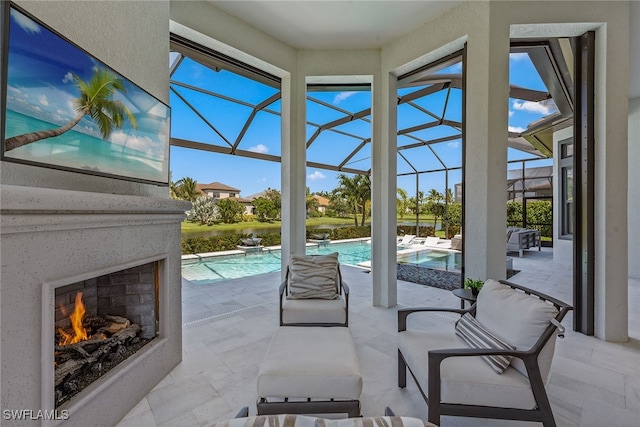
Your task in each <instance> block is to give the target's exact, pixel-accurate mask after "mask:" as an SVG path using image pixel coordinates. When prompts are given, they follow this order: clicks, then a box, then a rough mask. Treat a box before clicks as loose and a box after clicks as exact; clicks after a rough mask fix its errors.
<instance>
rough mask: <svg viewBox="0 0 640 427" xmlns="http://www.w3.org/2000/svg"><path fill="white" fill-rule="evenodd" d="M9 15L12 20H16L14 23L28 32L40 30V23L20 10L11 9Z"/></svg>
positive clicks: (33, 32)
mask: <svg viewBox="0 0 640 427" xmlns="http://www.w3.org/2000/svg"><path fill="white" fill-rule="evenodd" d="M11 17H12V18H13V19H14V21H16V24H18V25H19V26H20V28H22V29H23V30H25V31H26V32H27V33H29V34H38V33H39V32H40V30H41V29H40V25H38V24H36V23H35V22H33V21H32V20H31V19H29V18H27V17H26V16H24V15H23V14H21V13H20V12H17V11H15V10H12V11H11Z"/></svg>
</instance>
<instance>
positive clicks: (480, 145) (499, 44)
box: [463, 17, 509, 279]
mask: <svg viewBox="0 0 640 427" xmlns="http://www.w3.org/2000/svg"><path fill="white" fill-rule="evenodd" d="M479 18H480V19H482V17H479ZM485 19H486V26H487V28H486V31H485V32H477V33H476V34H474V37H473V38H470V39H469V42H468V45H467V63H466V73H467V74H466V75H467V87H466V92H465V96H466V116H465V120H466V123H465V126H466V141H465V143H466V146H465V150H466V152H465V182H464V185H465V188H464V192H465V193H464V203H465V204H464V209H465V223H464V227H463V235H464V259H465V276H466V277H471V278H474V279H488V278H492V279H504V278H505V277H506V268H505V250H506V247H505V244H506V243H505V233H506V220H507V218H506V216H507V213H506V202H507V184H506V182H507V181H506V176H507V136H508V132H507V129H508V103H509V83H508V82H509V26H508V25H507V24H504V21H502V22H500V21H499V22H498V23H494V22H493V21H492V20H491V19H488V17H485Z"/></svg>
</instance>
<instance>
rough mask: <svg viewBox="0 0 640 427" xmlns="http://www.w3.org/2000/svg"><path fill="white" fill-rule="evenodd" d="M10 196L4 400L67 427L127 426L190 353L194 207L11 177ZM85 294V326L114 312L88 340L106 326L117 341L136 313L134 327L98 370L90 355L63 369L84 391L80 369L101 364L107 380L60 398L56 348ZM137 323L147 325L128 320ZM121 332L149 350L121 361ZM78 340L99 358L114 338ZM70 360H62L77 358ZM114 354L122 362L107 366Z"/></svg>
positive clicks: (2, 332) (5, 209) (4, 189)
mask: <svg viewBox="0 0 640 427" xmlns="http://www.w3.org/2000/svg"><path fill="white" fill-rule="evenodd" d="M0 194H1V196H2V204H1V206H0V209H1V215H0V222H1V224H0V225H1V227H0V231H1V234H0V240H1V245H0V249H1V251H2V252H1V257H0V259H1V261H2V269H1V270H0V273H1V275H2V277H1V280H0V290H1V292H2V313H1V317H2V318H1V321H2V329H0V343H1V345H0V351H1V356H2V367H1V368H0V369H1V370H2V371H1V376H0V378H1V380H0V386H1V388H2V408H3V409H6V410H15V411H21V410H25V411H33V412H27V413H33V414H36V413H39V412H38V411H50V412H46V413H51V412H52V411H54V410H56V411H57V413H58V414H65V417H67V418H66V419H64V421H63V424H64V426H65V427H67V426H87V425H94V424H95V423H96V420H100V423H101V424H105V425H115V424H117V423H118V421H119V420H120V419H121V418H122V417H123V416H124V415H125V414H126V413H127V412H129V411H130V410H131V409H132V408H133V406H135V405H136V404H137V403H138V402H139V401H140V400H141V399H142V398H144V396H145V395H147V393H149V391H151V389H152V388H153V387H154V386H156V384H158V382H160V381H161V380H162V379H163V378H164V377H165V376H166V375H167V374H168V373H169V372H170V371H171V369H173V368H174V367H175V366H176V365H177V364H178V363H179V362H180V359H181V355H182V347H181V346H182V312H181V308H182V307H181V275H180V265H181V248H180V222H181V221H182V220H183V219H184V212H185V210H187V209H188V208H189V204H188V203H185V202H179V201H175V200H170V199H168V198H161V197H149V196H132V195H121V194H106V193H95V192H83V191H73V190H60V189H52V188H39V187H24V186H11V185H1V188H0ZM80 292H82V297H81V298H80V301H81V302H82V303H83V305H84V308H85V316H84V317H85V320H84V321H83V322H81V323H83V324H84V323H86V326H92V325H91V324H90V323H91V322H92V320H91V318H93V317H97V318H103V319H102V320H97V321H95V320H93V322H94V323H95V322H97V323H98V324H100V325H99V326H98V327H97V328H96V331H95V332H93V331H91V332H88V333H87V335H88V336H87V338H88V340H87V341H92V340H93V338H92V337H91V335H92V334H94V335H95V334H96V333H97V331H98V330H99V329H100V328H107V329H108V330H109V331H111V332H109V331H107V332H108V333H105V336H107V338H112V337H113V336H114V335H115V334H117V333H118V331H115V330H114V329H117V328H120V327H122V325H126V324H127V322H128V323H129V325H128V326H124V328H123V330H126V332H122V334H125V335H127V336H125V337H121V336H120V337H116V339H114V340H112V341H116V343H115V344H113V343H112V342H111V341H109V342H108V344H109V345H108V346H107V347H108V348H105V349H106V350H108V354H107V355H105V356H102V355H100V356H99V357H97V356H96V357H97V358H96V361H97V363H98V366H97V367H95V368H92V367H87V368H85V367H84V365H86V364H87V363H85V362H84V361H82V362H80V364H81V365H82V368H81V369H76V371H75V372H74V373H73V374H69V373H65V374H64V375H62V374H60V375H58V381H66V382H69V381H71V382H72V383H70V384H69V385H68V386H67V388H76V386H77V385H78V384H76V383H73V381H76V382H77V381H78V377H77V376H76V375H79V374H80V373H83V374H84V373H85V371H89V372H91V371H97V373H94V375H95V376H96V378H94V379H95V381H91V382H90V383H89V382H88V383H87V385H86V387H84V388H83V389H81V390H78V392H77V394H75V395H73V396H71V395H64V396H63V397H62V398H60V397H59V396H58V395H59V393H57V390H56V382H57V381H56V370H55V366H54V361H55V360H56V354H55V353H56V350H57V351H59V350H60V348H61V347H65V346H64V345H60V342H59V340H60V336H61V335H62V334H61V333H60V329H62V330H63V331H65V333H67V334H69V332H68V329H69V328H71V323H70V322H71V319H70V318H69V316H70V315H71V313H73V312H74V310H75V307H76V300H77V296H78V294H79V293H80ZM61 307H62V308H61ZM63 311H64V312H66V314H63ZM107 316H111V317H110V318H108V317H107ZM106 322H110V323H109V324H107V323H106ZM132 325H137V326H134V327H133V330H132V329H128V328H130V327H131V326H132ZM138 327H139V333H138V331H137V329H138ZM103 332H105V331H101V333H103ZM132 332H135V333H132ZM122 334H121V335H122ZM128 334H131V336H128ZM138 339H139V341H138ZM121 341H122V342H125V341H126V343H125V344H126V345H127V346H128V345H129V344H134V345H139V348H135V349H134V350H135V351H133V350H131V351H130V353H131V355H130V356H129V357H127V358H126V359H125V358H122V360H117V359H119V358H120V356H122V355H123V353H125V352H128V351H129V350H127V349H126V346H122V344H121ZM133 341H136V342H135V343H133ZM78 344H79V343H74V344H67V347H68V346H75V347H73V348H74V350H72V351H74V352H76V353H78V354H82V353H83V352H85V353H86V356H84V355H83V357H84V358H85V359H87V358H88V359H92V358H94V356H93V353H94V352H95V351H98V350H99V348H93V345H94V344H96V345H97V346H98V347H99V346H102V345H103V344H105V343H93V342H92V343H89V344H86V341H85V344H80V345H78ZM111 344H113V345H111ZM75 349H77V350H75ZM61 357H62V356H61V355H60V354H58V358H59V359H58V363H59V365H63V364H64V363H65V362H66V360H62V359H60V358H61ZM65 357H68V358H67V360H69V359H70V358H73V356H69V355H67V356H65ZM100 357H102V358H103V359H102V360H100ZM110 359H113V360H117V362H118V363H117V364H115V366H114V367H112V368H111V369H110V370H108V371H107V370H105V365H106V364H107V363H108V362H110V361H111V360H110ZM94 365H95V363H94ZM100 365H101V366H100ZM61 378H62V380H61ZM58 385H60V384H58ZM5 422H6V423H7V425H20V426H27V425H33V426H36V425H38V426H40V425H43V424H44V425H55V424H56V422H55V421H51V422H45V421H42V420H31V422H28V421H27V422H25V421H21V422H17V421H16V422H13V421H11V420H3V425H4V424H5Z"/></svg>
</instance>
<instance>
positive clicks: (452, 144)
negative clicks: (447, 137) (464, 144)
mask: <svg viewBox="0 0 640 427" xmlns="http://www.w3.org/2000/svg"><path fill="white" fill-rule="evenodd" d="M447 147H449V148H458V147H460V141H451V142H449V143H448V144H447Z"/></svg>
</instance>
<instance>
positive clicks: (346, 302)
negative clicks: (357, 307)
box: [340, 279, 349, 326]
mask: <svg viewBox="0 0 640 427" xmlns="http://www.w3.org/2000/svg"><path fill="white" fill-rule="evenodd" d="M340 286H341V287H342V292H343V293H344V305H345V310H346V312H345V314H344V316H345V317H344V326H349V285H347V284H346V283H345V282H343V281H342V279H340Z"/></svg>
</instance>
